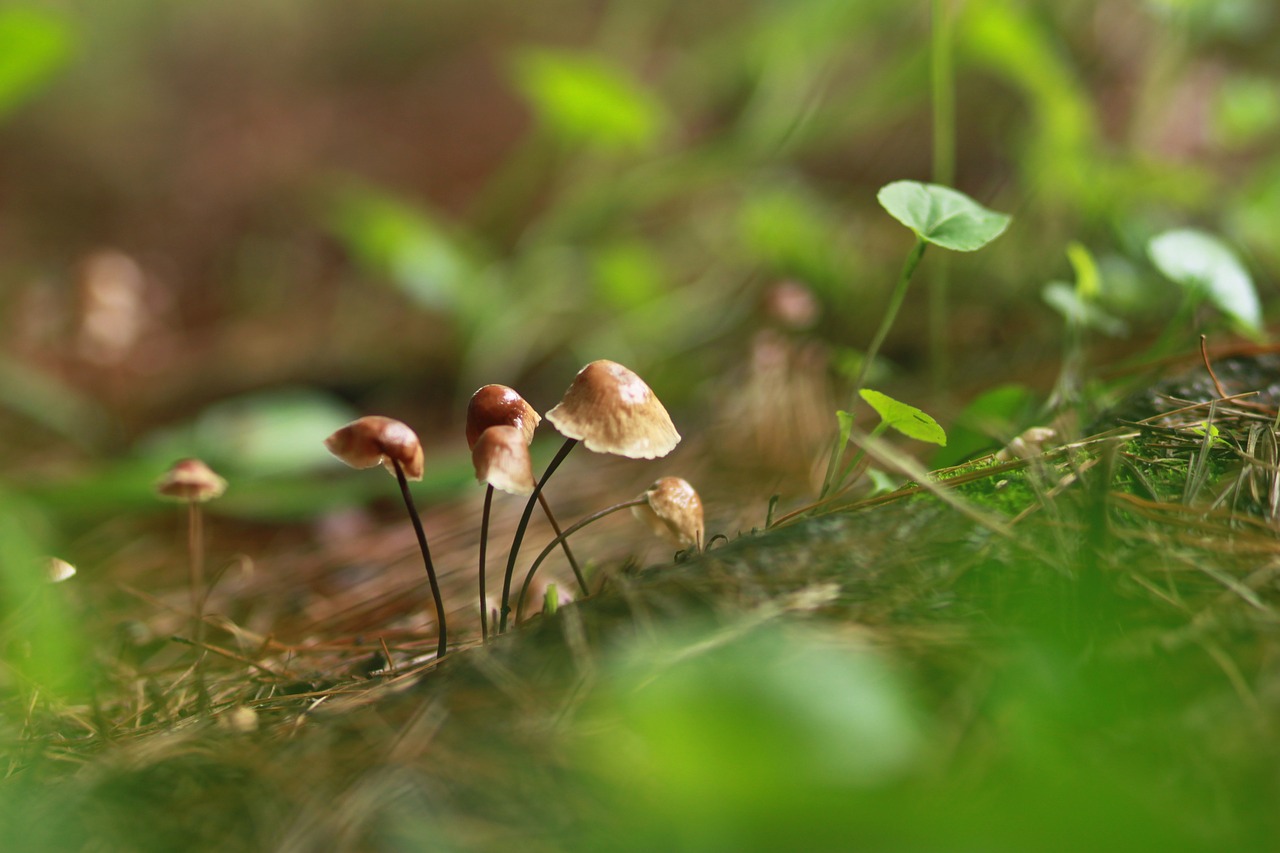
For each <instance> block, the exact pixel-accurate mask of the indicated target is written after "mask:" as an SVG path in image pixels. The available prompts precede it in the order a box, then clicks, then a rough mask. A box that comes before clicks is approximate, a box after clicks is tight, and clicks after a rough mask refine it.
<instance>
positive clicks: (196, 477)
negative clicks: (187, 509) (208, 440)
mask: <svg viewBox="0 0 1280 853" xmlns="http://www.w3.org/2000/svg"><path fill="white" fill-rule="evenodd" d="M226 490H227V481H226V480H224V479H222V478H221V477H219V476H218V475H217V474H215V473H213V469H212V468H210V467H209V466H208V465H206V464H205V463H204V462H202V461H200V460H199V459H179V460H178V461H177V462H175V463H173V465H172V466H170V468H169V470H168V471H166V472H165V474H164V476H163V477H161V478H160V479H159V480H158V481H157V482H156V494H158V495H160V496H161V497H164V498H172V499H173V500H176V501H182V502H184V503H204V502H205V501H211V500H213V499H214V498H220V497H222V493H223V492H225V491H226Z"/></svg>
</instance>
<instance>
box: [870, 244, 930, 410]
mask: <svg viewBox="0 0 1280 853" xmlns="http://www.w3.org/2000/svg"><path fill="white" fill-rule="evenodd" d="M926 245H928V244H927V243H925V241H924V238H922V237H917V238H916V244H915V245H914V246H912V247H911V251H910V252H908V253H907V260H906V262H905V263H903V265H902V272H901V273H900V274H899V275H898V283H897V285H896V286H895V287H894V289H893V295H892V296H890V297H889V307H888V308H886V309H885V312H884V317H883V318H881V320H880V328H878V329H876V335H875V337H874V338H872V340H871V346H870V347H868V348H867V354H866V356H865V359H864V361H863V363H862V370H861V371H860V372H859V373H858V382H857V384H856V385H855V386H854V389H853V396H854V397H857V395H858V392H859V391H861V390H862V388H863V386H864V385H865V383H866V381H867V375H868V374H869V373H870V372H871V364H872V362H874V361H875V359H876V356H877V355H878V354H879V353H880V347H881V345H882V344H884V339H885V338H887V337H888V336H889V329H890V328H892V327H893V321H894V320H895V319H896V318H897V316H898V310H899V309H900V308H902V302H903V300H904V299H906V298H907V287H908V286H909V285H910V284H911V275H912V273H914V272H915V271H916V267H917V266H919V265H920V258H922V257H923V256H924V249H925V246H926Z"/></svg>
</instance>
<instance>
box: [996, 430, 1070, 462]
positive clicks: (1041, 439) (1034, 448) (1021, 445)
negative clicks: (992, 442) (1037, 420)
mask: <svg viewBox="0 0 1280 853" xmlns="http://www.w3.org/2000/svg"><path fill="white" fill-rule="evenodd" d="M1057 437H1058V433H1057V431H1056V430H1055V429H1054V428H1053V427H1045V426H1033V427H1029V428H1027V429H1025V430H1023V431H1022V433H1021V434H1020V435H1018V436H1017V437H1016V438H1014V439H1013V441H1011V442H1009V443H1008V444H1007V445H1005V446H1004V447H1002V448H1000V449H999V450H998V451H996V460H997V461H999V462H1011V461H1013V460H1014V459H1028V458H1030V457H1032V456H1039V455H1040V454H1041V453H1043V452H1044V446H1045V445H1046V444H1048V443H1049V442H1051V441H1053V440H1054V439H1055V438H1057Z"/></svg>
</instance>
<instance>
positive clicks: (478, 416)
mask: <svg viewBox="0 0 1280 853" xmlns="http://www.w3.org/2000/svg"><path fill="white" fill-rule="evenodd" d="M541 422H542V416H541V415H539V414H538V413H537V411H535V410H534V408H533V407H532V406H530V405H529V403H528V402H526V401H525V399H524V398H523V397H521V396H520V395H519V394H518V393H517V392H516V391H515V390H514V389H512V388H508V387H507V386H506V385H483V386H481V387H480V388H479V389H477V391H476V392H475V393H474V394H472V395H471V400H470V401H469V402H468V403H467V446H468V447H469V448H470V449H471V453H472V457H471V460H472V462H473V463H474V464H475V466H476V479H478V480H479V481H480V482H482V483H486V488H485V495H484V509H483V510H482V512H481V516H480V566H479V572H478V576H479V585H480V632H481V636H482V637H483V638H484V639H485V640H487V639H488V638H489V607H488V604H487V603H486V597H485V596H486V591H485V575H486V555H487V553H488V545H489V518H490V514H491V512H492V507H493V491H494V489H495V488H497V489H500V490H502V491H506V492H510V493H511V494H518V495H527V494H529V493H530V492H531V491H532V490H533V488H534V482H533V471H532V467H530V468H529V473H528V478H527V479H528V487H527V488H525V487H524V482H523V481H524V479H525V478H524V476H523V471H521V472H520V475H519V479H520V481H521V483H520V486H519V487H518V488H508V487H504V486H502V485H499V484H498V483H495V482H491V481H489V480H488V479H487V477H486V476H482V474H481V469H482V467H483V468H484V469H485V470H486V471H489V470H496V471H498V475H499V477H502V478H504V479H506V480H508V483H509V482H510V478H511V477H512V476H513V475H514V471H513V470H507V471H505V472H504V471H502V470H501V469H502V468H503V465H491V464H490V463H489V462H488V461H486V460H485V459H484V458H482V456H480V455H477V453H478V445H479V444H480V443H481V441H482V439H483V437H484V435H485V433H486V432H487V431H488V430H489V429H491V428H493V427H496V426H502V427H513V428H515V429H516V430H517V431H518V432H519V434H520V435H521V437H522V438H523V440H524V444H525V446H526V447H527V446H528V445H529V444H530V442H532V441H533V433H534V430H536V429H537V427H538V424H539V423H541ZM503 443H506V444H510V443H511V439H510V438H508V437H504V438H503ZM507 455H508V456H509V457H511V458H510V459H509V460H508V461H506V463H505V464H506V466H508V467H510V466H516V467H519V466H520V465H523V464H524V463H517V462H516V461H515V459H514V456H515V455H516V451H514V450H513V449H511V450H508V452H507ZM524 455H525V457H527V456H528V453H527V452H526V453H525V454H524ZM530 466H531V463H530ZM538 502H539V503H541V504H542V511H543V512H544V513H545V514H546V516H547V521H548V522H550V523H551V529H552V530H554V531H555V532H556V534H557V535H559V533H560V524H559V522H557V521H556V517H555V515H554V514H553V513H552V512H551V506H550V504H548V503H547V498H546V496H545V495H543V494H542V493H541V492H539V493H538ZM563 548H564V556H565V558H566V559H567V560H568V561H569V566H570V567H571V568H572V569H573V575H574V577H575V578H577V580H578V584H579V586H580V587H581V588H582V589H584V590H585V589H586V580H585V579H584V578H583V575H582V569H581V567H580V566H579V565H578V561H577V559H576V558H575V557H574V556H573V551H572V549H570V548H569V543H568V542H563Z"/></svg>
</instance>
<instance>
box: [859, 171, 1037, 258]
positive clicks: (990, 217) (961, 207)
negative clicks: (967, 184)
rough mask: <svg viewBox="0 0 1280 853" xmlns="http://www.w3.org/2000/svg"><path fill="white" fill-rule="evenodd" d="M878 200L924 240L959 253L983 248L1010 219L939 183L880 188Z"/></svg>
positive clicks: (901, 182) (914, 182) (903, 182)
mask: <svg viewBox="0 0 1280 853" xmlns="http://www.w3.org/2000/svg"><path fill="white" fill-rule="evenodd" d="M876 198H877V200H879V202H880V204H881V206H882V207H884V209H885V210H887V211H888V212H889V215H890V216H892V217H893V218H894V219H896V220H898V221H899V222H901V223H902V224H903V225H905V226H907V227H908V228H910V229H911V230H912V231H914V232H915V233H916V236H918V237H919V238H920V239H921V240H924V241H925V242H926V243H933V244H934V245H935V246H941V247H943V248H944V249H953V250H955V251H957V252H973V251H976V250H978V249H981V248H982V247H983V246H985V245H987V244H988V243H990V242H991V241H992V240H994V239H995V238H997V237H999V236H1000V235H1001V234H1002V233H1003V232H1004V230H1005V228H1007V227H1009V221H1010V218H1011V217H1009V215H1008V214H1004V213H997V212H995V211H994V210H988V209H987V208H985V207H983V206H982V205H980V204H978V203H977V202H976V201H974V200H973V199H971V198H969V197H968V196H967V195H965V194H964V193H962V192H958V191H956V190H953V189H951V188H949V187H943V186H939V185H938V184H922V183H918V182H916V181H894V182H893V183H891V184H887V185H886V186H884V187H881V189H880V192H879V193H878V194H877V195H876Z"/></svg>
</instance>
